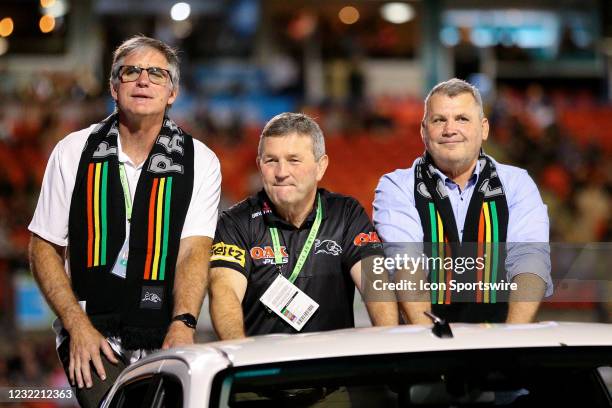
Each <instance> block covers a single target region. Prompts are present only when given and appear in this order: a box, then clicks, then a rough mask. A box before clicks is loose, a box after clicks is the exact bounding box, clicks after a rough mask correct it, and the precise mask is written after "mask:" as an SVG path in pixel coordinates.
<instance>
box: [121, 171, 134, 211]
mask: <svg viewBox="0 0 612 408" xmlns="http://www.w3.org/2000/svg"><path fill="white" fill-rule="evenodd" d="M119 178H120V179H121V187H122V188H123V200H124V201H125V215H126V216H127V220H128V222H130V221H131V220H132V197H131V196H130V186H129V185H128V181H127V174H125V166H124V165H123V163H119Z"/></svg>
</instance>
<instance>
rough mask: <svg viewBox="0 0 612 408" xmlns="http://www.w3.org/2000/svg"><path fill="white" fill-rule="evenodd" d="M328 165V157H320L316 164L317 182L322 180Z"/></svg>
mask: <svg viewBox="0 0 612 408" xmlns="http://www.w3.org/2000/svg"><path fill="white" fill-rule="evenodd" d="M328 164H329V157H328V156H327V155H326V154H324V155H323V156H321V158H320V159H319V161H318V162H317V182H319V181H321V179H323V176H324V175H325V170H327V165H328Z"/></svg>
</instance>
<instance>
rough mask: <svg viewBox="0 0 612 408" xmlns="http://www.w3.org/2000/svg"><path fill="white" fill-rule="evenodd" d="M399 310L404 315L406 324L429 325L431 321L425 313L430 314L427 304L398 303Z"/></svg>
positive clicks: (429, 307)
mask: <svg viewBox="0 0 612 408" xmlns="http://www.w3.org/2000/svg"><path fill="white" fill-rule="evenodd" d="M400 309H401V311H402V313H403V314H404V317H405V319H406V323H407V324H431V319H430V318H429V317H427V315H426V314H425V312H431V304H430V303H429V302H424V301H422V302H408V301H404V302H400Z"/></svg>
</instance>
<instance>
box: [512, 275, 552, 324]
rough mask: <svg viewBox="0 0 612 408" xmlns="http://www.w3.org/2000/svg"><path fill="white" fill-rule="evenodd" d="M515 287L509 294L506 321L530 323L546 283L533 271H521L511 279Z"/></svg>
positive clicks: (536, 310)
mask: <svg viewBox="0 0 612 408" xmlns="http://www.w3.org/2000/svg"><path fill="white" fill-rule="evenodd" d="M512 282H513V283H516V284H517V289H516V290H515V291H513V292H511V294H510V299H509V303H508V318H507V319H506V322H507V323H530V322H532V321H534V319H535V316H536V314H537V312H538V308H539V307H540V302H541V299H542V298H543V297H544V293H545V290H546V283H545V282H544V280H542V278H540V277H539V276H538V275H536V274H533V273H521V274H519V275H516V276H515V277H514V278H513V279H512Z"/></svg>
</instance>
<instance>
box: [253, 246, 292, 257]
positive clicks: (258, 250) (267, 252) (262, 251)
mask: <svg viewBox="0 0 612 408" xmlns="http://www.w3.org/2000/svg"><path fill="white" fill-rule="evenodd" d="M280 252H281V256H282V257H283V258H287V257H289V254H288V253H287V247H285V246H282V247H280ZM251 258H253V259H256V260H258V259H274V249H273V248H272V247H271V246H265V247H253V248H251Z"/></svg>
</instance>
